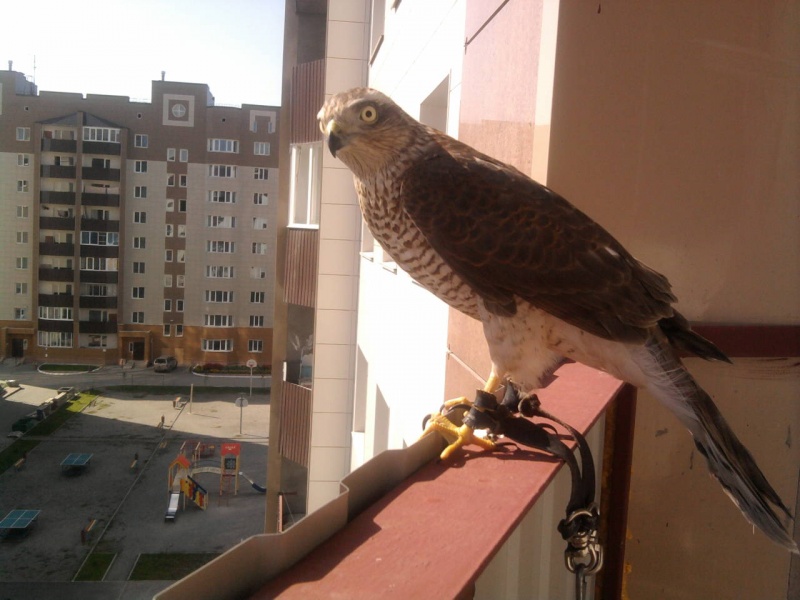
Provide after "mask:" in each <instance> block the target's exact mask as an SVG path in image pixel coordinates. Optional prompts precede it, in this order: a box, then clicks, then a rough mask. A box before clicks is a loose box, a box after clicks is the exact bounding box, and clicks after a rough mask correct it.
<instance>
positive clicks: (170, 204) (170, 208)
mask: <svg viewBox="0 0 800 600" xmlns="http://www.w3.org/2000/svg"><path fill="white" fill-rule="evenodd" d="M164 208H165V210H166V211H167V212H175V200H172V199H171V198H167V201H166V204H164Z"/></svg>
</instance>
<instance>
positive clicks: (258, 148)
mask: <svg viewBox="0 0 800 600" xmlns="http://www.w3.org/2000/svg"><path fill="white" fill-rule="evenodd" d="M253 154H255V155H257V156H269V142H254V143H253Z"/></svg>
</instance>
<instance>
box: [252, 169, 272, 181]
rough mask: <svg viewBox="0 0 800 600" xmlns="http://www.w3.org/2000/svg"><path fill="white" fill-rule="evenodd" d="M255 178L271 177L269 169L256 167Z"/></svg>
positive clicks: (265, 178)
mask: <svg viewBox="0 0 800 600" xmlns="http://www.w3.org/2000/svg"><path fill="white" fill-rule="evenodd" d="M253 179H262V180H267V179H269V169H267V168H266V167H256V168H255V170H254V171H253Z"/></svg>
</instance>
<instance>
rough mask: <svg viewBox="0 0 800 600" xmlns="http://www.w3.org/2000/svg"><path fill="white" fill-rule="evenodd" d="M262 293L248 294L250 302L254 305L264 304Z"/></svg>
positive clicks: (263, 294)
mask: <svg viewBox="0 0 800 600" xmlns="http://www.w3.org/2000/svg"><path fill="white" fill-rule="evenodd" d="M265 295H266V294H265V293H264V292H250V302H253V303H254V304H264V297H265Z"/></svg>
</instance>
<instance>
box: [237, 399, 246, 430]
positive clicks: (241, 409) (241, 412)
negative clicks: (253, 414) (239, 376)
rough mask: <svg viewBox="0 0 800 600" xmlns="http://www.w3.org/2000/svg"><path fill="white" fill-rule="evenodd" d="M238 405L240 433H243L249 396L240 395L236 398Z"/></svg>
mask: <svg viewBox="0 0 800 600" xmlns="http://www.w3.org/2000/svg"><path fill="white" fill-rule="evenodd" d="M236 406H238V407H239V435H242V419H243V418H244V407H245V406H247V398H245V397H244V396H239V397H238V398H237V399H236Z"/></svg>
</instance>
